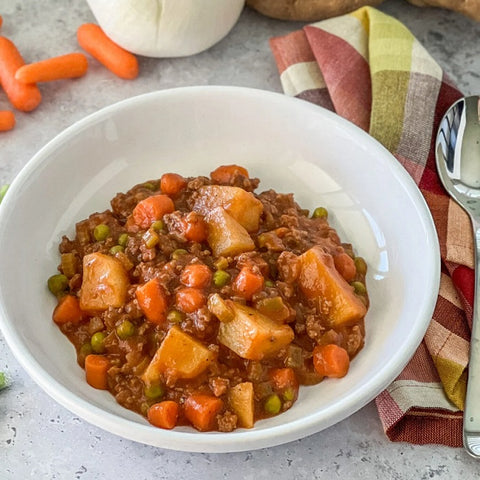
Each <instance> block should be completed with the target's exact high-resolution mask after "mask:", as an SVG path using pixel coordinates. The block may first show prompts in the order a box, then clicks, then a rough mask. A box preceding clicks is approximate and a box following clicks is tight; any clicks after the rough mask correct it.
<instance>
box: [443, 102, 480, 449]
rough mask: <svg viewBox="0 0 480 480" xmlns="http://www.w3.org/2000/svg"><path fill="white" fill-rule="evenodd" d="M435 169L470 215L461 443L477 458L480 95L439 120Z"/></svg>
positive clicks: (479, 415) (479, 442) (479, 419)
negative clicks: (470, 295) (469, 317)
mask: <svg viewBox="0 0 480 480" xmlns="http://www.w3.org/2000/svg"><path fill="white" fill-rule="evenodd" d="M435 155H436V161H437V170H438V173H439V176H440V179H441V181H442V183H443V186H444V187H445V189H446V190H447V191H448V193H449V194H450V196H451V197H452V198H453V199H454V200H455V201H456V202H457V203H458V204H459V205H460V206H461V207H463V209H464V210H465V211H466V212H467V213H468V215H469V216H470V219H471V222H472V227H473V233H474V235H473V237H474V243H475V267H476V268H475V299H474V305H473V321H472V336H471V341H470V358H469V368H468V383H467V394H466V398H465V409H464V414H463V443H464V446H465V449H466V450H467V452H468V453H469V454H470V455H472V456H474V457H476V458H480V402H479V401H478V399H479V398H480V320H479V318H478V317H479V315H480V308H479V305H478V304H479V302H480V298H479V289H478V284H479V279H480V272H479V270H480V265H479V262H480V250H479V249H480V97H479V96H470V97H463V98H460V99H459V100H457V101H456V102H455V103H454V104H453V105H452V106H451V107H450V108H449V109H448V111H447V112H446V113H445V115H444V117H443V118H442V120H441V122H440V127H439V129H438V134H437V139H436V143H435Z"/></svg>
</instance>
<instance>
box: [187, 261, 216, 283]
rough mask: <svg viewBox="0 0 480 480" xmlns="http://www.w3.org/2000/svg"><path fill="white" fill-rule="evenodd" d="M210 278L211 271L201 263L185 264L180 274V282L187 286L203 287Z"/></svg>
mask: <svg viewBox="0 0 480 480" xmlns="http://www.w3.org/2000/svg"><path fill="white" fill-rule="evenodd" d="M211 280H212V271H211V270H210V269H209V268H208V267H207V266H206V265H204V264H203V263H193V264H190V265H187V266H186V267H185V268H184V269H183V271H182V274H181V275H180V282H182V283H183V284H184V285H186V286H187V287H195V288H205V287H206V286H207V285H209V284H210V282H211Z"/></svg>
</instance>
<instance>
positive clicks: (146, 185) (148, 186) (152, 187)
mask: <svg viewBox="0 0 480 480" xmlns="http://www.w3.org/2000/svg"><path fill="white" fill-rule="evenodd" d="M142 186H143V188H146V189H147V190H156V189H157V187H156V186H155V184H154V183H152V182H146V183H144V184H143V185H142Z"/></svg>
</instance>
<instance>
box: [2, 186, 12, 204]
mask: <svg viewBox="0 0 480 480" xmlns="http://www.w3.org/2000/svg"><path fill="white" fill-rule="evenodd" d="M9 186H10V185H2V186H1V187H0V203H2V200H3V197H4V196H5V194H6V193H7V190H8V187H9Z"/></svg>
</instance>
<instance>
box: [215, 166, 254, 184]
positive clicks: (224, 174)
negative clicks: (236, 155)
mask: <svg viewBox="0 0 480 480" xmlns="http://www.w3.org/2000/svg"><path fill="white" fill-rule="evenodd" d="M239 175H243V176H244V177H247V178H248V171H247V169H246V168H243V167H240V166H239V165H222V166H221V167H218V168H216V169H215V170H214V171H213V172H211V173H210V178H211V179H212V180H213V181H214V182H217V183H224V184H230V183H232V182H233V180H234V179H235V177H238V176H239Z"/></svg>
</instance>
